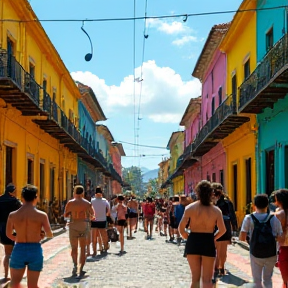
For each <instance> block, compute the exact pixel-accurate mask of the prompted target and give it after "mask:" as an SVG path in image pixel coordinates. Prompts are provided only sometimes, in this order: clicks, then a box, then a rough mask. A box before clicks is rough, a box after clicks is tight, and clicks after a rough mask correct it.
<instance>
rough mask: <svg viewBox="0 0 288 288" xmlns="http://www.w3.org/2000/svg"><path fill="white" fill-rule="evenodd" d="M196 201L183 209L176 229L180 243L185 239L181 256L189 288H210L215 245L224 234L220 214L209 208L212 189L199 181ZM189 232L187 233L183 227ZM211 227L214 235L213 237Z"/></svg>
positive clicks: (205, 182)
mask: <svg viewBox="0 0 288 288" xmlns="http://www.w3.org/2000/svg"><path fill="white" fill-rule="evenodd" d="M196 192H197V194H198V199H199V200H198V201H195V202H193V203H191V204H189V205H188V206H187V207H186V208H185V212H184V215H183V218H182V220H181V222H180V225H179V232H180V234H181V236H182V238H183V239H187V243H186V247H185V254H184V255H185V256H186V257H187V260H188V263H189V266H190V270H191V274H192V283H191V288H196V287H197V288H198V287H200V282H202V285H203V286H202V287H203V288H212V287H213V282H212V278H213V272H214V262H215V257H216V248H215V241H216V240H217V239H219V238H220V237H221V236H222V235H223V234H224V233H225V231H226V228H225V225H224V221H223V217H222V213H221V210H220V209H219V208H218V207H215V206H214V205H213V204H212V192H213V189H212V186H211V183H210V182H209V181H206V180H202V181H201V182H199V183H198V185H197V186H196ZM187 225H188V229H189V230H190V231H191V232H190V233H188V231H187V230H186V226H187ZM215 225H216V226H217V227H218V231H217V232H216V233H214V229H215Z"/></svg>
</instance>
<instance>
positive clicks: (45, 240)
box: [41, 228, 67, 244]
mask: <svg viewBox="0 0 288 288" xmlns="http://www.w3.org/2000/svg"><path fill="white" fill-rule="evenodd" d="M52 232H53V237H56V236H59V235H61V234H63V233H65V232H67V229H63V228H59V229H55V230H53V229H52ZM51 239H53V238H45V239H44V240H42V241H41V244H44V243H46V242H48V241H49V240H51Z"/></svg>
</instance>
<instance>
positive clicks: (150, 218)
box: [145, 215, 154, 221]
mask: <svg viewBox="0 0 288 288" xmlns="http://www.w3.org/2000/svg"><path fill="white" fill-rule="evenodd" d="M145 219H146V220H147V221H154V215H146V216H145Z"/></svg>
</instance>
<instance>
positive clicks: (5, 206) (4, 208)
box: [0, 184, 21, 279]
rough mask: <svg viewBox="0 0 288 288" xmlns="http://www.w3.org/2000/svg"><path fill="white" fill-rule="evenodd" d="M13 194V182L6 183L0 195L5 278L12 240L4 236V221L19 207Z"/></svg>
mask: <svg viewBox="0 0 288 288" xmlns="http://www.w3.org/2000/svg"><path fill="white" fill-rule="evenodd" d="M15 196H16V187H15V186H14V185H13V184H8V185H7V187H6V189H5V193H4V194H3V195H2V196H0V241H1V244H3V245H4V251H5V256H4V260H3V264H4V277H5V279H7V278H8V265H9V259H10V255H11V253H12V250H13V246H14V242H13V241H12V240H11V239H9V238H8V237H7V236H6V222H7V219H8V216H9V214H10V212H13V211H15V210H18V209H19V208H20V207H21V202H20V201H19V200H18V199H17V198H16V197H15Z"/></svg>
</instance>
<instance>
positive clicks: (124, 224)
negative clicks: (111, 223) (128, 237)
mask: <svg viewBox="0 0 288 288" xmlns="http://www.w3.org/2000/svg"><path fill="white" fill-rule="evenodd" d="M116 225H118V226H126V225H127V222H126V220H117V222H116Z"/></svg>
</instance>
